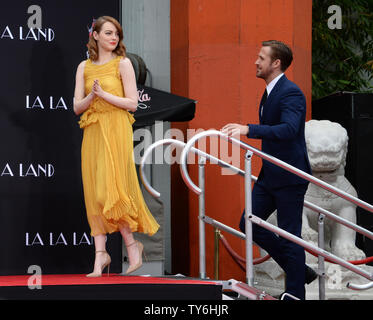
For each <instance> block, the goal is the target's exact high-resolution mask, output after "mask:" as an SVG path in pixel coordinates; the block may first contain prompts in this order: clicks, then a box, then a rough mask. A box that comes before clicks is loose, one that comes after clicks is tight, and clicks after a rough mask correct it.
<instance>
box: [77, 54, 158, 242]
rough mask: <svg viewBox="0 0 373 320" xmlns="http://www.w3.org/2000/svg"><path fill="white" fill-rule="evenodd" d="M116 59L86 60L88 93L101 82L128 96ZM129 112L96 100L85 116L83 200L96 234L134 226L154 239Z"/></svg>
mask: <svg viewBox="0 0 373 320" xmlns="http://www.w3.org/2000/svg"><path fill="white" fill-rule="evenodd" d="M122 58H123V57H116V58H114V59H113V60H111V61H109V62H107V63H105V64H103V65H96V64H94V63H92V61H91V60H90V59H88V60H86V64H85V69H84V80H85V93H86V95H88V94H89V93H90V92H91V91H92V86H93V82H94V80H95V79H98V80H99V83H100V85H101V88H102V89H103V90H104V91H107V92H109V93H111V94H113V95H116V96H119V97H124V90H123V85H122V79H121V76H120V72H119V62H120V60H121V59H122ZM134 121H135V119H134V117H133V116H132V114H130V113H129V112H128V111H126V110H124V109H121V108H119V107H116V106H114V105H112V104H110V103H108V102H106V101H105V100H103V99H101V98H99V97H96V98H94V100H93V101H92V103H91V105H90V106H89V108H88V109H87V110H86V111H85V112H84V113H83V114H82V116H81V118H80V121H79V125H80V128H82V129H83V130H84V133H83V141H82V150H81V160H82V180H83V189H84V200H85V205H86V212H87V218H88V223H89V225H90V228H91V235H92V236H96V235H99V234H107V233H113V232H116V231H119V230H120V229H121V228H122V227H124V226H129V227H130V228H131V231H132V232H142V233H146V234H149V235H153V234H154V233H156V232H157V230H158V228H159V224H158V223H157V221H156V220H155V219H154V217H153V216H152V214H151V213H150V211H149V209H148V207H147V205H146V203H145V201H144V198H143V195H142V193H141V189H140V186H139V181H138V177H137V173H136V167H135V163H134V155H133V131H132V124H133V122H134Z"/></svg>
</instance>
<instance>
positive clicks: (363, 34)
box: [312, 0, 373, 99]
mask: <svg viewBox="0 0 373 320" xmlns="http://www.w3.org/2000/svg"><path fill="white" fill-rule="evenodd" d="M331 5H338V6H339V7H340V8H341V9H342V29H330V28H329V26H328V19H329V18H330V17H332V16H333V14H332V13H328V8H329V6H331ZM372 80H373V0H313V3H312V98H313V99H317V98H321V97H323V96H326V95H329V94H331V93H333V92H336V91H352V92H373V86H372V83H373V81H372Z"/></svg>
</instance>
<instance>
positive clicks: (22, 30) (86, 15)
mask: <svg viewBox="0 0 373 320" xmlns="http://www.w3.org/2000/svg"><path fill="white" fill-rule="evenodd" d="M32 5H33V6H32ZM30 6H32V7H30ZM35 6H36V7H35ZM35 8H36V9H35ZM119 12H120V3H119V1H114V0H112V1H100V0H89V1H85V0H84V1H83V0H79V1H76V0H64V1H50V0H44V1H42V0H34V1H32V2H31V1H26V0H25V1H22V0H16V1H2V4H1V10H0V52H1V79H0V88H1V89H0V274H1V275H16V274H26V273H30V272H28V270H29V267H30V266H32V265H35V266H38V267H40V271H41V272H42V273H45V274H51V273H88V272H91V271H92V268H93V262H94V244H93V238H92V237H91V236H90V229H89V226H88V223H87V219H86V213H85V206H84V195H83V189H82V182H81V167H80V147H81V140H82V131H81V129H80V128H79V126H78V123H77V122H78V120H79V118H78V117H77V116H76V115H75V114H74V112H73V94H74V86H75V72H76V68H77V66H78V64H79V63H80V62H81V61H82V60H85V59H86V57H87V56H86V52H87V47H86V44H87V42H88V28H89V27H90V26H91V24H92V20H93V19H94V18H97V17H99V16H101V15H111V16H113V17H115V18H117V19H118V20H119ZM40 14H41V15H40ZM40 17H41V19H39V18H40ZM40 20H41V26H37V27H36V28H34V29H30V28H29V26H30V25H31V27H32V26H33V25H37V23H40ZM37 28H38V29H37ZM108 250H109V251H110V254H111V257H112V268H111V270H112V271H113V272H121V260H122V253H121V238H120V235H119V234H118V233H116V234H113V235H110V236H109V237H108ZM34 270H35V269H34Z"/></svg>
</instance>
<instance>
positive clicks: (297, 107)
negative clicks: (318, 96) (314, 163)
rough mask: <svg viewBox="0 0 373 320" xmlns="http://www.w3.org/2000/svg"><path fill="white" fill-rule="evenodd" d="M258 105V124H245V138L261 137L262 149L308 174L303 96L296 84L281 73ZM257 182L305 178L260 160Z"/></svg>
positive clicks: (277, 184) (296, 181)
mask: <svg viewBox="0 0 373 320" xmlns="http://www.w3.org/2000/svg"><path fill="white" fill-rule="evenodd" d="M261 108H262V102H261V104H260V107H259V120H260V124H258V125H257V124H248V126H249V133H248V135H247V137H248V138H254V139H262V151H263V152H265V153H267V154H270V155H272V156H274V157H276V158H278V159H280V160H283V161H285V162H287V163H288V164H290V165H292V166H294V167H296V168H298V169H300V170H303V171H305V172H307V173H310V174H311V166H310V163H309V160H308V154H307V148H306V142H305V138H304V126H305V119H306V99H305V97H304V95H303V93H302V91H301V90H300V89H299V87H298V86H297V85H296V84H295V83H293V82H292V81H290V80H288V79H287V78H286V76H285V75H283V76H282V77H281V78H280V79H279V80H278V82H277V83H276V85H275V86H274V87H273V89H272V91H271V93H270V95H269V96H268V98H267V101H266V102H265V104H264V105H263V113H262V112H261ZM258 183H261V184H264V185H265V186H267V187H272V188H279V187H283V186H289V185H295V184H304V183H308V181H306V180H304V179H302V178H300V177H298V176H297V175H295V174H292V173H290V172H288V171H286V170H285V169H282V168H280V167H277V166H275V165H274V164H272V163H270V162H268V161H266V160H263V165H262V170H261V172H260V174H259V177H258Z"/></svg>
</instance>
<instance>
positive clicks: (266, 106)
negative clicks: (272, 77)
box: [259, 75, 288, 123]
mask: <svg viewBox="0 0 373 320" xmlns="http://www.w3.org/2000/svg"><path fill="white" fill-rule="evenodd" d="M287 80H288V79H287V78H286V76H285V75H283V76H282V77H281V78H280V79H279V80H278V81H277V83H276V84H275V86H274V87H273V88H272V90H271V93H270V94H269V96H268V98H267V101H266V102H265V104H264V105H263V112H261V111H259V121H260V123H262V121H264V119H265V117H266V115H268V112H269V110H270V109H271V104H272V102H273V101H276V97H277V95H278V93H279V92H280V90H281V87H282V85H283V83H285V82H286V81H287ZM261 108H262V106H260V109H259V110H261Z"/></svg>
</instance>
